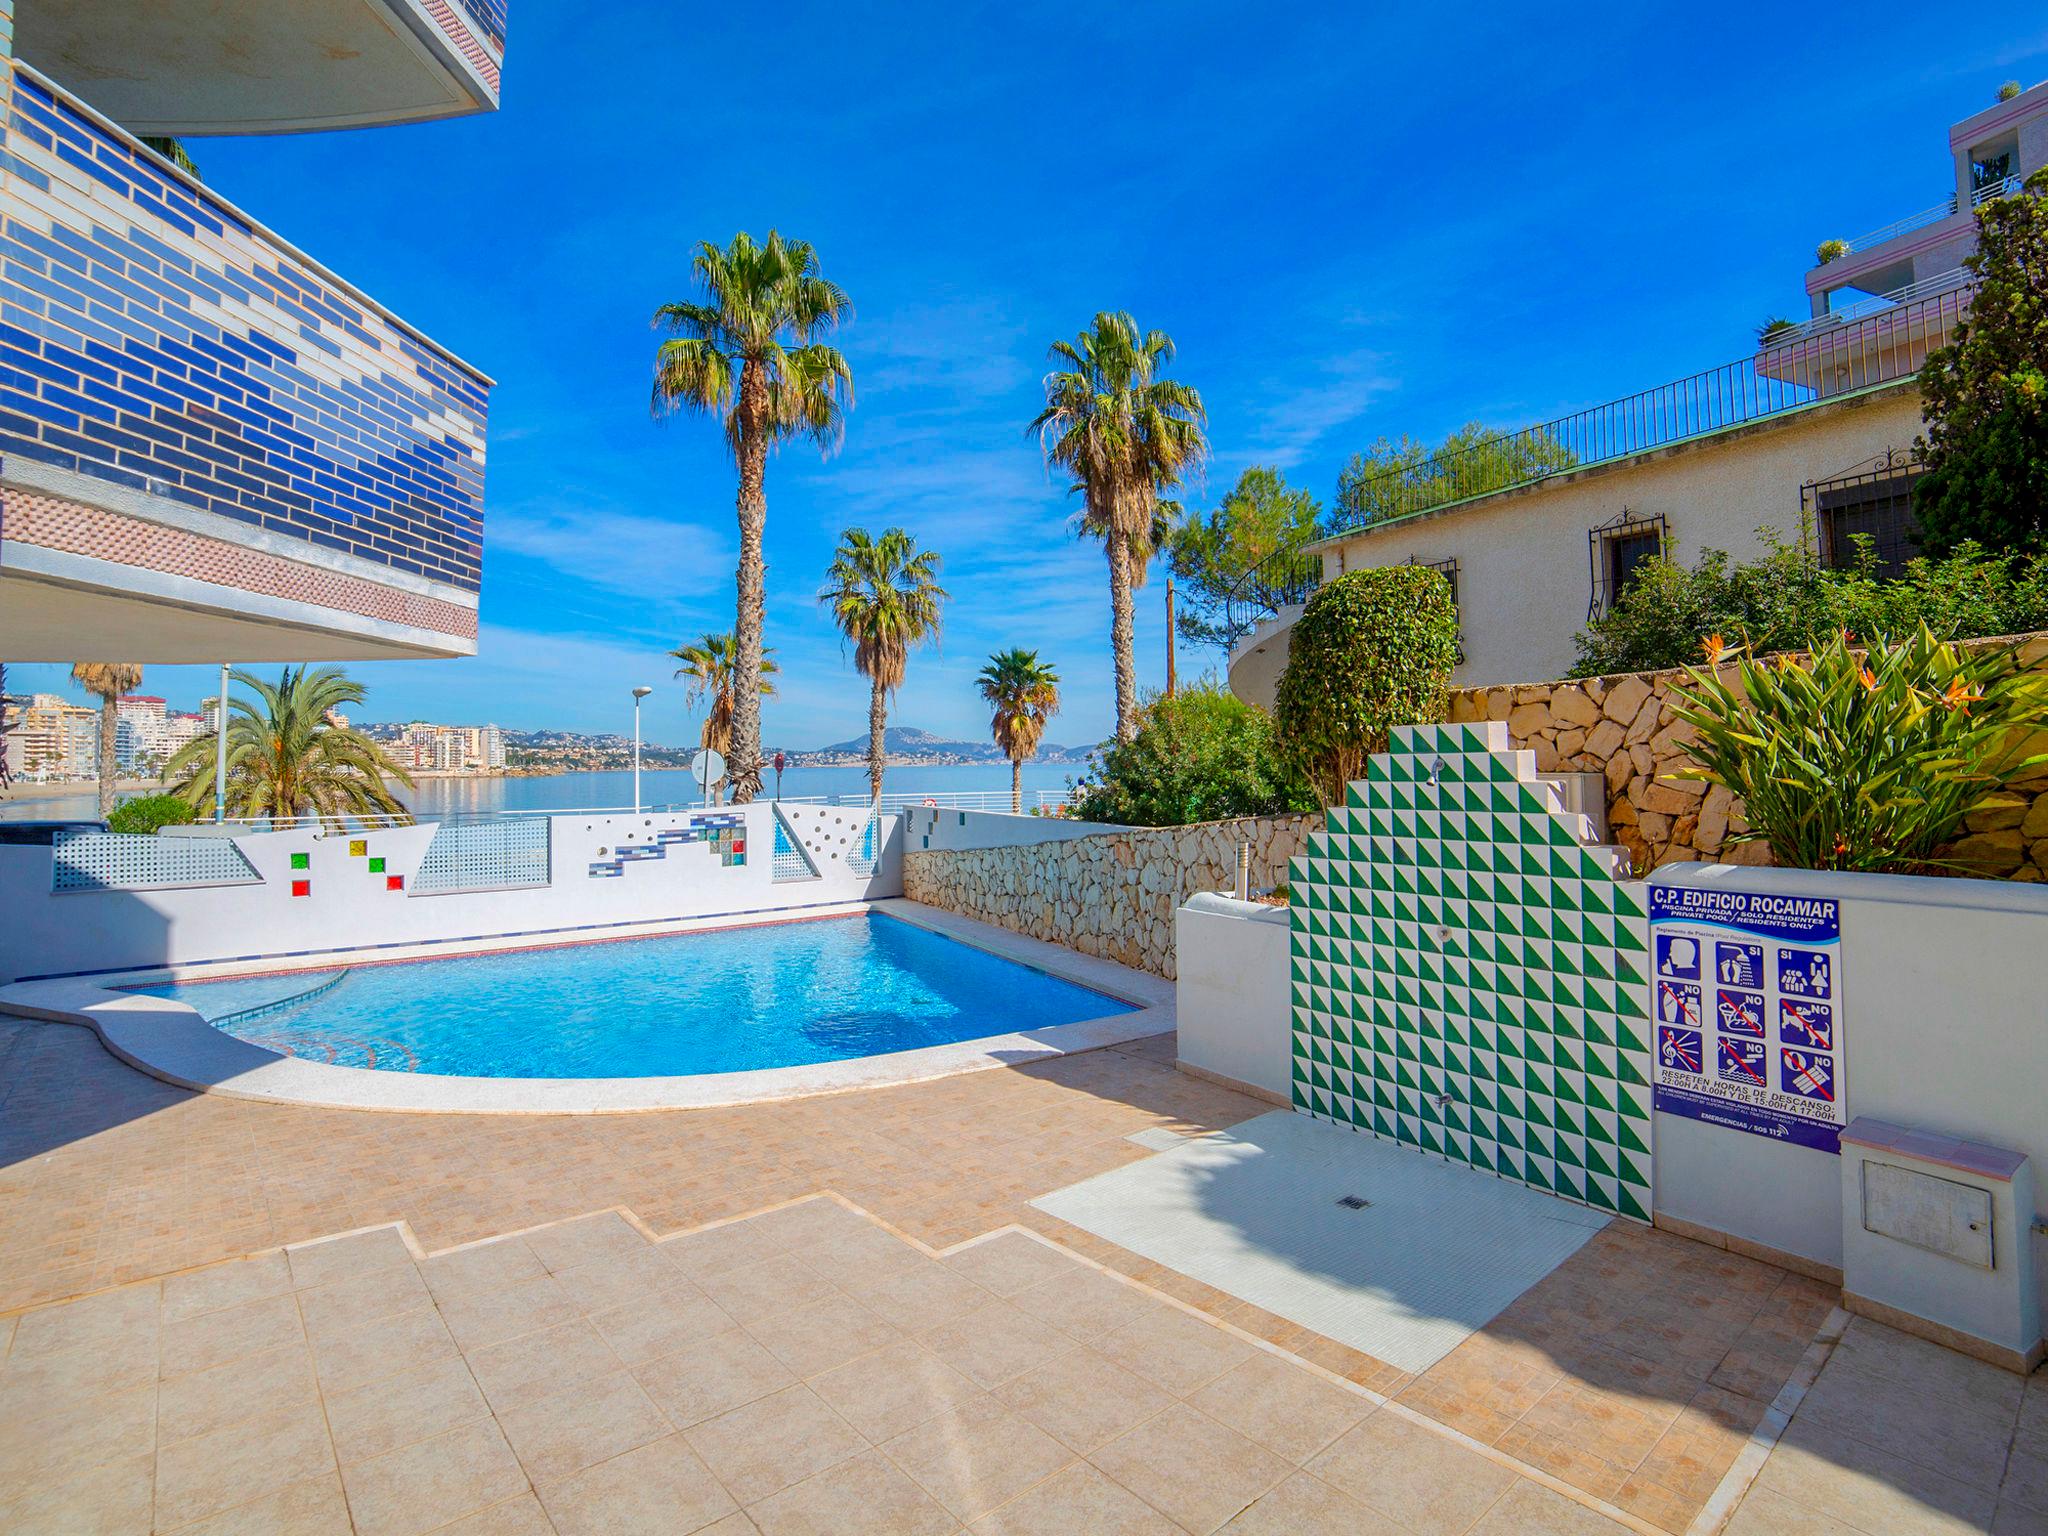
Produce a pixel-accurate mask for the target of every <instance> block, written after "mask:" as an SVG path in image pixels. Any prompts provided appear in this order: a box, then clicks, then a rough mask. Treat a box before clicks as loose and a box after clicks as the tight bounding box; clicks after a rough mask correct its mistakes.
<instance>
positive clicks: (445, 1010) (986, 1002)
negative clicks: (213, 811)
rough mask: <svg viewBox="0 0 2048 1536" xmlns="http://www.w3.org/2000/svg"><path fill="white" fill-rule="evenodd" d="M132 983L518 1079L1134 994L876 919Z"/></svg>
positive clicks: (797, 1050) (394, 1063) (856, 1052)
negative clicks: (1095, 987)
mask: <svg viewBox="0 0 2048 1536" xmlns="http://www.w3.org/2000/svg"><path fill="white" fill-rule="evenodd" d="M127 990H131V991H135V992H141V993H146V994H148V995H150V996H153V997H167V998H175V999H176V1000H177V1001H179V1002H182V1003H186V1004H188V1005H190V1006H191V1007H193V1008H195V1009H197V1010H198V1011H199V1013H200V1014H201V1015H203V1016H204V1017H205V1018H206V1019H207V1020H208V1021H209V1022H211V1023H212V1024H214V1026H215V1027H216V1028H218V1029H221V1030H222V1031H224V1032H225V1033H227V1034H231V1035H234V1036H235V1037H236V1038H238V1039H241V1040H246V1041H248V1042H249V1043H250V1044H252V1045H259V1046H262V1047H264V1048H265V1049H267V1050H272V1051H277V1052H279V1053H280V1054H283V1055H289V1056H298V1057H303V1058H305V1059H307V1060H310V1061H315V1062H322V1063H329V1064H332V1065H336V1066H349V1067H370V1068H375V1069H377V1070H380V1071H396V1072H421V1073H434V1074H446V1075H451V1076H464V1077H512V1078H585V1077H590V1078H619V1077H686V1076H695V1075H699V1074H704V1073H714V1072H740V1071H747V1070H750V1069H755V1068H762V1067H786V1066H799V1065H804V1064H808V1063H814V1062H826V1061H844V1060H849V1059H852V1058H856V1057H862V1056H878V1055H882V1054H885V1053H888V1052H893V1051H909V1050H916V1049H919V1048H920V1047H925V1046H934V1045H950V1044H954V1043H956V1042H958V1041H962V1040H974V1039H979V1038H982V1037H984V1036H989V1035H998V1034H1007V1033H1010V1032H1013V1031H1018V1030H1035V1029H1044V1028H1047V1027H1051V1026H1056V1025H1061V1024H1072V1023H1077V1022H1079V1021H1081V1020H1084V1019H1099V1018H1103V1017H1106V1016H1108V1015H1111V1014H1119V1013H1127V1012H1129V1011H1131V1009H1132V1008H1133V1006H1134V1005H1133V1004H1130V1003H1127V1002H1123V1001H1121V1000H1119V999H1116V998H1113V997H1110V996H1108V995H1106V994H1104V993H1100V992H1095V991H1092V990H1090V989H1089V988H1086V987H1081V986H1076V985H1075V984H1074V983H1072V982H1067V981H1062V980H1059V979H1058V978H1057V977H1053V976H1048V975H1046V974H1044V973H1043V972H1040V971H1035V970H1032V969H1030V968H1029V967H1027V966H1022V965H1018V964H1016V963H1014V962H1012V961H1009V960H1004V959H1002V958H1000V957H999V956H996V955H992V954H989V953H988V952H987V951H985V950H980V949H976V948H974V947H973V946H972V945H968V944H962V943H960V942H958V941H957V940H954V939H950V938H946V937H944V936H943V935H940V934H936V933H931V932H928V931H927V930H925V929H922V928H919V927H916V926H914V925H912V924H910V923H905V922H898V921H896V920H895V919H893V918H889V917H885V916H882V915H881V914H879V913H870V914H866V915H863V916H857V917H836V918H819V919H812V920H808V921H802V922H789V923H775V924H768V925H763V926H759V927H747V928H735V929H726V930H721V931H714V932H705V933H690V934H678V935H675V936H672V937H664V938H650V939H623V940H619V941H616V942H613V943H607V944H586V945H574V946H568V947H564V948H556V949H546V950H529V951H525V952H520V953H514V954H496V955H474V956H467V957H463V958H460V959H450V960H417V961H405V962H399V963H395V964H388V965H373V966H359V967H356V968H353V969H350V970H347V971H333V972H323V973H318V974H313V975H307V974H296V975H289V976H276V975H272V976H249V977H238V978H234V979H230V980H224V981H197V982H178V983H170V984H165V985H160V986H147V987H135V988H130V989H127Z"/></svg>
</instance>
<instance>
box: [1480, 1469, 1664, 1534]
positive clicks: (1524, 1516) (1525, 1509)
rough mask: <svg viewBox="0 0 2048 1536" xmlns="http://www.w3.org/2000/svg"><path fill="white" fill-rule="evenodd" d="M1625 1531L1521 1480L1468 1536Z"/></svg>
mask: <svg viewBox="0 0 2048 1536" xmlns="http://www.w3.org/2000/svg"><path fill="white" fill-rule="evenodd" d="M1627 1530H1628V1527H1627V1526H1625V1525H1623V1524H1622V1523H1621V1522H1620V1521H1618V1520H1610V1519H1608V1518H1607V1517H1606V1516H1605V1515H1603V1514H1601V1513H1599V1512H1598V1511H1597V1510H1591V1509H1588V1508H1586V1506H1585V1505H1583V1504H1579V1503H1575V1502H1573V1501H1572V1500H1571V1499H1568V1498H1566V1497H1565V1496H1564V1495H1563V1494H1561V1493H1555V1492H1553V1491H1552V1490H1550V1489H1548V1488H1545V1487H1544V1486H1543V1485H1542V1484H1541V1483H1532V1482H1530V1481H1529V1480H1528V1479H1527V1478H1521V1479H1518V1480H1517V1481H1516V1483H1515V1485H1514V1486H1513V1487H1512V1488H1510V1489H1508V1491H1507V1492H1506V1493H1505V1494H1503V1495H1502V1496H1501V1499H1500V1502H1499V1503H1497V1504H1495V1505H1494V1506H1493V1508H1491V1509H1489V1510H1488V1511H1487V1512H1486V1513H1485V1515H1483V1516H1482V1517H1481V1518H1480V1521H1479V1523H1478V1524H1477V1525H1475V1526H1473V1527H1472V1536H1624V1533H1625V1532H1627Z"/></svg>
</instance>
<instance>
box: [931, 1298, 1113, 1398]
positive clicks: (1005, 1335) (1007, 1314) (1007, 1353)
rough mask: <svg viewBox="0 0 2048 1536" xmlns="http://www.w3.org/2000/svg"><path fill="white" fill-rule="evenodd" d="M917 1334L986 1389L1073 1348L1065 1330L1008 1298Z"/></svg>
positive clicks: (954, 1367) (963, 1373)
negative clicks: (1009, 1300)
mask: <svg viewBox="0 0 2048 1536" xmlns="http://www.w3.org/2000/svg"><path fill="white" fill-rule="evenodd" d="M919 1337H920V1338H921V1339H922V1340H923V1342H924V1344H925V1347H926V1348H928V1349H929V1350H931V1352H932V1353H933V1354H935V1355H937V1356H938V1357H939V1358H940V1359H941V1360H943V1361H945V1362H946V1363H947V1364H948V1365H950V1366H952V1367H953V1369H955V1370H956V1371H958V1372H960V1374H961V1375H963V1376H965V1377H966V1378H967V1379H968V1380H970V1381H972V1382H974V1383H975V1384H976V1385H978V1386H983V1387H993V1386H996V1385H998V1384H999V1383H1001V1382H1005V1381H1009V1380H1012V1379H1013V1378H1015V1377H1018V1376H1021V1375H1023V1374H1024V1373H1025V1372H1026V1371H1030V1370H1036V1369H1037V1368H1038V1367H1039V1366H1041V1365H1044V1364H1046V1363H1047V1362H1048V1361H1051V1360H1054V1359H1057V1358H1058V1357H1059V1356H1060V1355H1063V1354H1065V1353H1066V1352H1067V1351H1068V1350H1070V1349H1072V1348H1074V1347H1075V1345H1074V1341H1073V1339H1071V1338H1069V1337H1068V1336H1067V1335H1066V1334H1064V1333H1061V1332H1060V1331H1059V1330H1058V1329H1057V1328H1054V1327H1052V1326H1051V1325H1050V1324H1047V1323H1042V1322H1040V1321H1039V1320H1038V1319H1037V1318H1035V1317H1032V1316H1030V1315H1029V1314H1028V1313H1024V1312H1019V1311H1018V1310H1017V1309H1016V1308H1015V1307H1013V1306H1011V1305H1010V1304H1009V1303H1008V1302H1006V1301H991V1302H990V1303H988V1305H986V1306H983V1307H977V1308H976V1309H975V1310H974V1311H972V1312H969V1313H967V1314H966V1315H965V1316H962V1317H957V1318H955V1319H953V1320H952V1321H951V1322H949V1323H945V1324H942V1325H941V1326H939V1327H937V1328H932V1329H929V1330H926V1331H925V1332H923V1333H921V1334H920V1335H919Z"/></svg>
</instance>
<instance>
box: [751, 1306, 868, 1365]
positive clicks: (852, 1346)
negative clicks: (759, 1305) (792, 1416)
mask: <svg viewBox="0 0 2048 1536" xmlns="http://www.w3.org/2000/svg"><path fill="white" fill-rule="evenodd" d="M746 1329H747V1332H748V1333H750V1334H751V1335H753V1337H754V1339H755V1340H756V1341H757V1342H758V1343H760V1344H762V1345H763V1346H765V1347H766V1348H767V1350H768V1352H769V1353H770V1354H772V1355H774V1356H775V1358H776V1359H778V1360H780V1361H781V1362H782V1363H783V1364H784V1365H786V1366H788V1367H789V1368H790V1370H791V1371H793V1372H794V1373H795V1374H796V1375H797V1376H799V1377H802V1378H809V1377H812V1376H817V1375H821V1374H823V1373H824V1372H826V1371H829V1370H831V1369H833V1368H834V1367H835V1366H841V1365H844V1364H846V1362H847V1361H849V1360H857V1359H859V1358H860V1357H861V1356H862V1355H867V1354H872V1353H874V1351H876V1350H878V1349H881V1348H883V1347H884V1346H886V1345H889V1344H892V1343H894V1342H895V1341H896V1340H898V1339H900V1338H902V1337H903V1335H902V1334H900V1333H898V1332H897V1331H896V1330H895V1329H894V1328H891V1327H890V1326H889V1325H888V1324H887V1323H885V1322H883V1321H882V1320H881V1319H880V1318H879V1317H877V1316H876V1315H875V1314H874V1313H872V1312H870V1311H869V1310H868V1309H867V1308H866V1307H864V1306H862V1305H861V1304H860V1303H859V1302H857V1301H855V1300H854V1299H853V1298H852V1297H851V1296H828V1297H826V1298H825V1299H824V1300H823V1301H814V1302H812V1303H811V1304H810V1305H809V1306H804V1307H798V1308H797V1309H796V1310H795V1311H793V1312H786V1313H778V1314H775V1315H773V1316H769V1317H763V1318H757V1319H756V1320H755V1321H753V1322H752V1323H749V1324H747V1325H746Z"/></svg>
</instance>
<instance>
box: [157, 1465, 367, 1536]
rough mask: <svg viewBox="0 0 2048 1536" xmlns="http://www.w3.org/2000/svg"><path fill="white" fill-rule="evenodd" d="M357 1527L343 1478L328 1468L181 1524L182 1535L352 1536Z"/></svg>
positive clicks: (179, 1531)
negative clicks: (346, 1496)
mask: <svg viewBox="0 0 2048 1536" xmlns="http://www.w3.org/2000/svg"><path fill="white" fill-rule="evenodd" d="M354 1530H355V1526H354V1524H353V1523H352V1522H351V1521H350V1520H349V1516H348V1500H347V1499H346V1498H344V1497H343V1496H342V1491H341V1479H340V1477H338V1476H337V1475H336V1474H334V1473H332V1472H327V1473H323V1474H322V1475H321V1476H319V1477H313V1478H308V1479H306V1480H305V1481H304V1482H299V1483H293V1484H292V1485H291V1486H289V1487H287V1488H280V1489H278V1490H277V1491H276V1492H275V1493H267V1494H265V1495H264V1496H263V1497H262V1498H260V1499H254V1500H252V1501H251V1502H249V1503H247V1504H239V1505H237V1506H235V1508H233V1509H225V1510H222V1511H221V1512H220V1513H219V1514H217V1515H214V1516H213V1517H212V1518H210V1519H207V1520H202V1521H200V1522H199V1523H198V1524H197V1525H186V1526H180V1527H179V1528H178V1536H351V1533H352V1532H353V1531H354Z"/></svg>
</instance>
